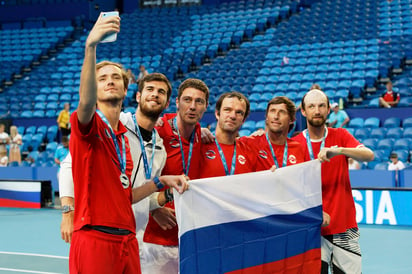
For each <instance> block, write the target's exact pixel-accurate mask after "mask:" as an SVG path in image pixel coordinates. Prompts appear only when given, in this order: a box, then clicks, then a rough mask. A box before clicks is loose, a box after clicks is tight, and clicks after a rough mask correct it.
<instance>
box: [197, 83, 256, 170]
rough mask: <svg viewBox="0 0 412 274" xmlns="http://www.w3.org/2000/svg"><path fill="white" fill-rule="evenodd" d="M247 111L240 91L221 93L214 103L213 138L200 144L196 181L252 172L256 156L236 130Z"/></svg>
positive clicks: (246, 105) (242, 121)
mask: <svg viewBox="0 0 412 274" xmlns="http://www.w3.org/2000/svg"><path fill="white" fill-rule="evenodd" d="M249 112H250V103H249V100H248V99H247V98H246V97H245V96H244V95H243V94H242V93H240V92H236V91H232V92H227V93H223V94H222V95H221V96H220V97H219V99H218V100H217V102H216V108H215V117H216V120H217V125H216V138H215V140H214V142H212V143H209V144H203V145H202V150H201V151H202V154H201V157H202V160H201V167H202V168H201V170H200V178H207V177H216V176H225V175H233V174H241V173H247V172H253V171H256V154H255V152H254V151H252V150H251V149H250V147H249V146H248V145H247V144H246V143H245V142H243V141H242V140H241V139H240V140H238V139H237V136H238V134H239V129H240V128H241V127H242V125H243V123H244V122H245V120H246V118H247V116H248V115H249Z"/></svg>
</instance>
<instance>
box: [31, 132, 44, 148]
mask: <svg viewBox="0 0 412 274" xmlns="http://www.w3.org/2000/svg"><path fill="white" fill-rule="evenodd" d="M42 142H43V135H42V134H41V133H36V134H34V135H33V137H32V138H31V143H30V145H31V146H32V148H33V151H34V150H38V149H39V147H40V145H41V143H42Z"/></svg>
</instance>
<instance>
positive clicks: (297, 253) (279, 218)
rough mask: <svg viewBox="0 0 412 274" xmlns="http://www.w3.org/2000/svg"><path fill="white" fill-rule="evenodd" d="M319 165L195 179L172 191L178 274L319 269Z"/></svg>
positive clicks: (296, 271)
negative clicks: (182, 190)
mask: <svg viewBox="0 0 412 274" xmlns="http://www.w3.org/2000/svg"><path fill="white" fill-rule="evenodd" d="M320 166H321V165H320V162H319V161H318V160H314V161H310V162H306V163H302V164H298V165H293V166H290V167H285V168H281V169H278V170H276V171H275V172H270V171H262V172H255V173H248V174H241V175H233V176H226V177H215V178H206V179H200V180H194V181H191V182H190V188H189V190H188V191H186V192H185V193H183V194H182V195H176V194H175V208H176V216H177V220H178V225H179V241H180V242H179V252H180V273H181V274H189V273H190V274H193V273H208V274H209V273H253V274H256V273H320V265H321V260H320V227H321V223H322V193H321V171H320V170H321V169H320Z"/></svg>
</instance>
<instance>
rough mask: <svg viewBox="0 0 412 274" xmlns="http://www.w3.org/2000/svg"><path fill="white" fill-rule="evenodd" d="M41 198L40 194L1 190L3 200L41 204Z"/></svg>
mask: <svg viewBox="0 0 412 274" xmlns="http://www.w3.org/2000/svg"><path fill="white" fill-rule="evenodd" d="M40 196H41V194H40V192H24V191H12V190H3V189H0V197H1V198H3V199H10V200H17V201H26V202H37V203H40Z"/></svg>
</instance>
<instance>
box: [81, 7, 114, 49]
mask: <svg viewBox="0 0 412 274" xmlns="http://www.w3.org/2000/svg"><path fill="white" fill-rule="evenodd" d="M119 31H120V17H119V16H108V17H103V16H102V13H100V15H99V18H98V19H97V21H96V23H95V24H94V26H93V28H92V30H91V31H90V33H89V36H88V37H87V41H86V45H87V46H91V47H93V46H96V45H97V44H98V43H100V42H101V41H102V40H103V38H105V37H106V36H107V35H109V34H111V33H115V32H116V33H118V32H119Z"/></svg>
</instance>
